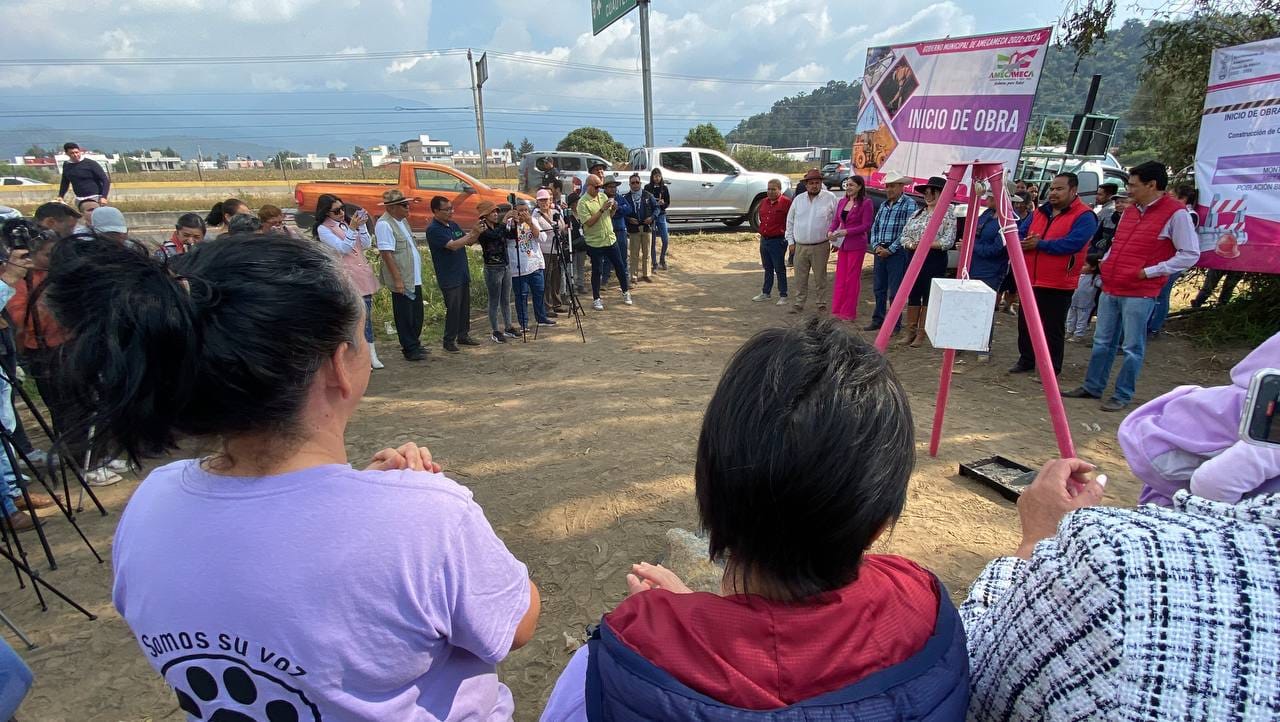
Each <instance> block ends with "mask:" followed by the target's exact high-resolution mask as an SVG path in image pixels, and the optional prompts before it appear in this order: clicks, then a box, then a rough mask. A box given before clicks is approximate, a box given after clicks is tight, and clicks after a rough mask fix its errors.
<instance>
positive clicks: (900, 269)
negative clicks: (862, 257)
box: [871, 250, 911, 328]
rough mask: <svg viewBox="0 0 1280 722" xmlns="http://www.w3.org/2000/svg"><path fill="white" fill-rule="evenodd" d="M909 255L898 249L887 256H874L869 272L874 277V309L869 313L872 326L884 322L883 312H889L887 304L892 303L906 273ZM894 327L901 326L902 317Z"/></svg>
mask: <svg viewBox="0 0 1280 722" xmlns="http://www.w3.org/2000/svg"><path fill="white" fill-rule="evenodd" d="M910 260H911V257H910V256H908V255H907V252H906V251H903V250H899V251H898V252H897V253H893V254H890V255H889V257H888V258H881V257H880V256H876V257H875V260H874V261H873V262H872V266H871V273H872V276H873V278H874V279H875V286H874V291H873V292H874V293H875V297H876V310H875V311H872V313H871V323H872V325H874V326H880V325H882V324H884V317H885V314H887V313H888V312H889V306H891V305H893V299H894V298H895V297H896V296H897V295H898V287H899V286H901V285H902V279H903V278H904V277H906V275H907V263H909V262H910ZM895 328H902V318H901V317H899V318H898V323H897V325H896V326H895Z"/></svg>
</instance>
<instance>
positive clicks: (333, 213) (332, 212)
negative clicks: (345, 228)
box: [329, 208, 342, 216]
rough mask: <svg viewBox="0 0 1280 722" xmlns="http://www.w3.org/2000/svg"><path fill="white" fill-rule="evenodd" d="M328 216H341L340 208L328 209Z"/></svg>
mask: <svg viewBox="0 0 1280 722" xmlns="http://www.w3.org/2000/svg"><path fill="white" fill-rule="evenodd" d="M329 215H331V216H340V215H342V209H341V208H330V209H329Z"/></svg>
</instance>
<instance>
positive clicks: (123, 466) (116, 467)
mask: <svg viewBox="0 0 1280 722" xmlns="http://www.w3.org/2000/svg"><path fill="white" fill-rule="evenodd" d="M104 466H105V467H106V468H107V469H109V470H111V471H114V472H115V473H117V474H127V473H128V472H130V471H133V467H131V466H129V462H127V461H125V460H123V459H112V460H111V461H108V462H107V463H106V464H105V465H104Z"/></svg>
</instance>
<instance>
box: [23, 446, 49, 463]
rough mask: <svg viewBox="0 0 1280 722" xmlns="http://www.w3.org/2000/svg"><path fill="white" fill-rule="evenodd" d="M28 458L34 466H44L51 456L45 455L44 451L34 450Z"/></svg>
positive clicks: (28, 454)
mask: <svg viewBox="0 0 1280 722" xmlns="http://www.w3.org/2000/svg"><path fill="white" fill-rule="evenodd" d="M27 458H28V459H30V460H31V463H32V464H35V465H37V466H43V465H44V463H45V462H47V461H48V460H49V455H48V454H47V453H45V450H44V449H32V450H31V451H29V452H27Z"/></svg>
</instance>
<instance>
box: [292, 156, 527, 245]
mask: <svg viewBox="0 0 1280 722" xmlns="http://www.w3.org/2000/svg"><path fill="white" fill-rule="evenodd" d="M392 188H399V189H400V192H401V193H404V195H405V197H407V198H416V199H418V201H419V202H418V203H411V204H409V227H410V228H412V229H413V230H415V231H421V230H425V229H426V227H427V224H429V223H430V222H431V218H432V215H431V198H432V197H433V196H445V197H446V198H448V199H449V200H451V201H452V202H453V208H454V212H453V220H454V221H455V222H456V223H457V224H458V225H460V226H463V227H470V226H471V225H472V224H474V223H475V222H476V221H477V220H478V219H479V215H478V214H477V213H476V204H477V203H479V202H480V201H482V200H487V201H493V202H494V203H497V204H498V205H500V206H507V205H508V196H509V195H510V193H509V192H508V191H506V190H503V189H501V188H491V187H490V186H488V185H485V184H484V183H482V182H481V181H478V180H476V179H475V178H472V177H471V176H469V175H467V174H466V173H463V172H462V171H460V170H458V169H457V168H453V167H451V166H447V165H440V164H439V163H401V164H400V178H399V180H397V181H396V182H395V183H378V182H344V181H306V182H302V183H299V184H298V185H297V186H296V187H295V188H294V191H293V199H294V201H295V202H296V203H297V204H298V211H297V216H296V222H297V224H298V226H299V227H301V228H309V227H310V226H311V224H312V223H314V222H315V216H314V211H315V207H316V201H317V200H319V198H320V196H321V195H323V194H325V193H332V194H333V195H336V196H338V197H339V198H341V199H342V200H343V202H344V203H354V204H356V205H358V206H360V207H361V208H364V209H365V210H367V211H369V214H370V215H372V216H377V215H379V213H380V211H381V209H380V208H379V207H378V204H379V203H381V202H382V194H383V193H384V192H386V191H388V190H391V189H392ZM514 195H515V196H516V199H517V200H527V201H532V200H533V198H532V197H530V196H528V195H525V194H524V193H515V194H514Z"/></svg>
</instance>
